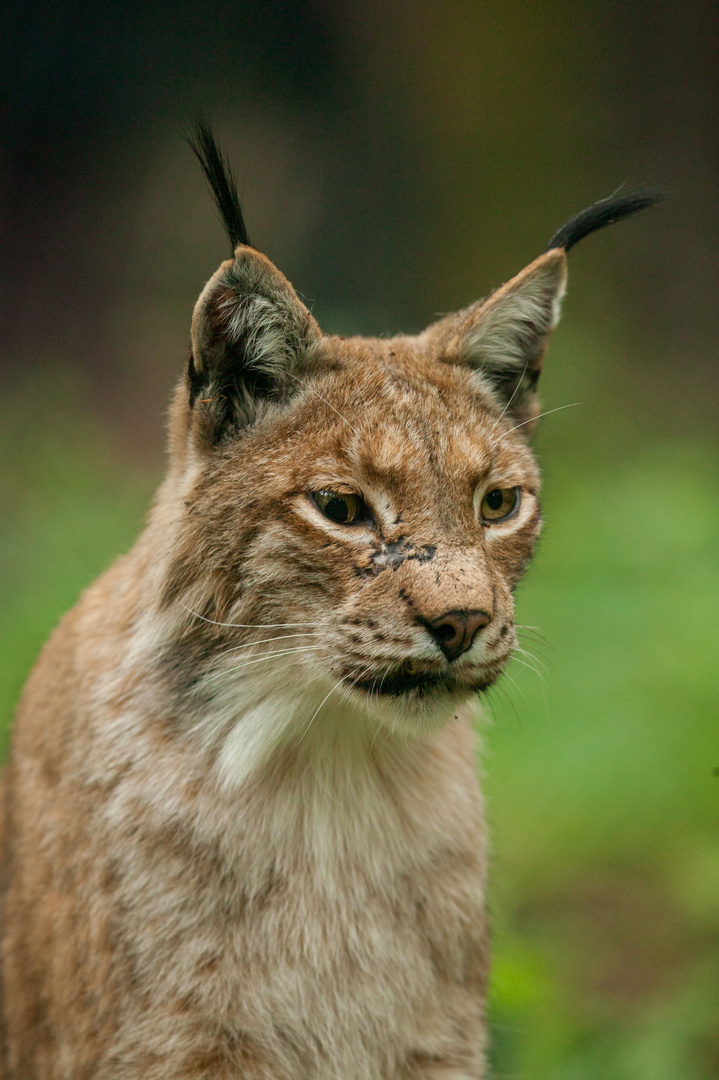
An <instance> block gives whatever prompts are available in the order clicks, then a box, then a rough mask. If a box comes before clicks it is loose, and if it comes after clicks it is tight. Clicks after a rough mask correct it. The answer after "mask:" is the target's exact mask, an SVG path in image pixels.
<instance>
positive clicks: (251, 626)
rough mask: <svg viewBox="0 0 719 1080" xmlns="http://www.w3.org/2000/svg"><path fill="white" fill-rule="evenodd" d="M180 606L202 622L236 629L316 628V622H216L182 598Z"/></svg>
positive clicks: (179, 602)
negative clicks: (195, 609)
mask: <svg viewBox="0 0 719 1080" xmlns="http://www.w3.org/2000/svg"><path fill="white" fill-rule="evenodd" d="M177 602H178V604H179V605H180V607H181V608H184V609H185V611H187V612H188V614H190V615H194V616H195V618H196V619H202V621H203V622H206V623H211V624H212V625H213V626H231V627H233V628H234V629H236V630H288V629H290V627H295V626H309V627H311V628H314V629H316V628H317V625H318V624H317V623H302V622H286V623H239V622H217V620H216V619H208V618H206V616H205V615H200V613H199V611H193V610H192V608H189V607H188V606H187V604H183V602H182V600H178V601H177Z"/></svg>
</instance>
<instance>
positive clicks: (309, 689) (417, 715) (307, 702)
mask: <svg viewBox="0 0 719 1080" xmlns="http://www.w3.org/2000/svg"><path fill="white" fill-rule="evenodd" d="M273 676H274V677H268V674H267V672H265V674H264V676H263V677H262V678H259V677H258V675H255V674H254V673H253V675H252V676H250V677H244V678H243V677H241V676H239V675H238V676H237V677H233V676H232V674H231V673H230V672H228V673H227V678H226V679H221V680H219V681H220V682H221V683H222V686H221V689H219V688H218V684H217V682H216V683H215V684H214V691H215V692H214V693H213V695H212V704H211V706H208V707H207V710H206V711H204V712H203V714H202V715H200V716H198V717H196V720H195V723H194V724H193V727H194V730H195V731H196V732H197V733H198V734H199V736H200V738H201V740H202V742H203V743H205V745H211V746H212V745H214V746H215V747H216V749H217V758H216V770H217V776H218V779H219V781H220V783H221V784H222V786H223V787H224V788H226V789H231V790H235V791H236V790H238V789H240V788H242V787H243V786H244V785H245V784H246V783H247V782H248V780H249V779H250V778H251V777H252V776H253V775H254V774H256V772H257V771H258V770H259V769H261V768H262V767H263V766H265V765H267V763H268V762H269V761H270V759H271V758H272V756H273V754H274V753H275V752H276V751H277V750H279V749H280V748H287V749H290V750H291V749H292V747H293V746H296V748H297V750H298V752H300V753H302V754H303V755H305V756H308V757H315V756H317V757H323V756H325V755H326V754H327V753H328V752H333V750H335V751H336V750H340V751H342V750H345V751H348V752H350V753H351V754H353V755H357V756H358V757H360V758H361V757H363V756H364V755H366V754H367V752H368V751H369V749H370V748H371V747H372V745H373V743H374V742H375V741H376V739H377V736H378V735H379V734H380V733H381V732H384V734H385V735H387V736H389V737H390V738H391V739H392V740H396V741H398V742H403V743H404V742H409V741H413V740H416V739H419V738H423V737H426V736H428V735H430V734H432V733H433V732H435V731H439V730H440V728H442V727H443V726H444V725H445V724H446V723H448V721H449V720H451V719H452V717H453V716H455V714H456V712H457V708H458V706H459V704H460V703H461V702H460V701H459V699H458V696H457V695H454V694H442V693H439V694H430V695H428V696H427V697H425V698H419V697H416V696H414V695H413V694H411V693H410V694H407V695H398V696H397V697H376V696H375V697H373V696H370V695H365V694H364V693H362V692H361V691H359V690H351V689H348V687H347V686H346V684H345V683H344V682H338V681H337V680H334V681H332V680H331V678H330V677H327V676H320V677H316V678H308V676H310V672H309V671H308V670H307V668H306V667H304V665H302V666H301V665H300V664H297V665H296V667H294V668H293V670H291V671H288V670H287V668H285V669H284V670H283V671H282V672H277V673H273ZM218 690H219V692H218Z"/></svg>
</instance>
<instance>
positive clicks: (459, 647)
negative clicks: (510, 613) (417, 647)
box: [422, 611, 492, 660]
mask: <svg viewBox="0 0 719 1080" xmlns="http://www.w3.org/2000/svg"><path fill="white" fill-rule="evenodd" d="M491 621H492V616H491V615H490V614H489V612H488V611H447V612H445V613H444V615H440V616H439V618H438V619H428V620H425V619H423V620H422V623H423V625H424V626H425V627H426V628H427V630H429V632H430V634H431V635H432V637H433V638H434V640H435V641H436V642H437V644H438V645H439V647H440V649H441V650H442V652H443V653H444V655H445V656H446V657H447V659H448V660H456V659H457V657H458V656H461V655H462V653H463V652H466V651H467V649H468V648H469V647H470V645H471V644H472V642H473V640H474V636H475V634H476V633H477V631H478V630H484V628H485V626H489V624H490V622H491Z"/></svg>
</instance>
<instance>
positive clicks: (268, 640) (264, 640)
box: [217, 630, 314, 657]
mask: <svg viewBox="0 0 719 1080" xmlns="http://www.w3.org/2000/svg"><path fill="white" fill-rule="evenodd" d="M312 634H314V630H300V631H298V633H296V634H280V635H278V636H277V637H269V638H260V640H259V641H246V642H245V644H244V645H233V646H232V648H231V649H223V650H222V652H220V653H217V656H218V657H219V656H227V655H228V653H232V652H238V651H239V650H240V649H251V648H252V646H253V645H269V644H270V643H271V642H273V641H290V640H291V639H292V638H297V637H309V636H311V635H312Z"/></svg>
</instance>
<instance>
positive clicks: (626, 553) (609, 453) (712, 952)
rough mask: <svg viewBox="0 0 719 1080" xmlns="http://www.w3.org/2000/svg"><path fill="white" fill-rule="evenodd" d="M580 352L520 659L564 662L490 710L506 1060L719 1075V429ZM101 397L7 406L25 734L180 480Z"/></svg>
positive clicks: (14, 687) (61, 395)
mask: <svg viewBox="0 0 719 1080" xmlns="http://www.w3.org/2000/svg"><path fill="white" fill-rule="evenodd" d="M575 344H576V343H575ZM585 344H586V343H585ZM568 355H569V354H568V349H567V348H566V347H565V350H564V351H563V350H562V349H560V350H559V351H556V350H555V352H554V353H553V358H554V363H555V367H554V369H553V370H554V374H553V375H552V376H551V381H550V385H549V387H548V407H549V408H551V407H552V406H554V405H555V404H557V405H559V404H562V400H561V399H560V400H559V401H557V400H552V399H553V397H554V396H555V393H554V387H559V386H561V387H562V392H563V395H564V400H565V401H567V400H570V401H573V400H578V399H581V400H585V401H589V404H588V405H587V406H583V407H582V408H577V409H569V410H567V411H566V412H563V413H558V414H556V416H554V417H547V419H546V421H545V422H544V427H543V431H542V434H541V437H540V444H541V457H542V461H543V465H544V471H545V477H546V482H545V495H544V507H545V515H546V519H547V527H546V530H545V533H544V535H543V538H542V542H541V546H540V550H539V552H538V555H537V558H536V560H535V564H534V566H533V567H532V568H531V570H530V572H529V574H528V576H527V580H526V582H525V583H524V584H523V585H522V587H521V589H520V592H519V597H518V619H519V622H521V623H523V624H526V625H528V626H538V627H540V628H541V635H542V636H541V637H538V636H537V634H536V633H535V632H534V631H527V632H526V633H525V634H523V644H524V647H525V648H527V649H528V650H529V651H530V652H531V653H533V654H534V657H536V659H534V658H531V659H530V658H528V657H526V656H520V657H519V659H520V660H525V661H527V662H528V663H530V664H532V665H533V666H538V667H540V669H542V673H541V674H539V675H538V674H536V673H535V672H534V671H531V670H528V669H527V668H526V667H524V666H522V665H521V664H520V663H516V662H515V663H513V664H512V667H511V669H510V672H509V675H510V676H511V679H506V680H504V682H503V689H501V690H497V691H495V692H493V693H492V695H491V697H490V702H489V705H488V709H487V710H486V711H487V713H488V716H487V718H486V719H485V720H484V721H483V722H482V723H481V725H480V726H481V730H482V732H483V741H484V744H485V752H484V759H483V770H484V774H485V775H484V787H485V791H486V794H487V801H488V808H489V814H490V819H491V828H492V837H493V841H492V845H493V858H492V871H491V892H490V903H491V908H492V915H493V924H494V937H495V946H494V956H495V959H494V971H493V977H492V990H491V1015H492V1022H493V1029H494V1036H493V1067H494V1072H495V1075H497V1076H503V1077H521V1078H524V1080H707V1078H708V1077H710V1076H714V1075H719V1038H718V1036H717V1032H719V974H718V968H719V965H718V964H717V962H716V961H717V956H718V955H719V903H717V898H718V897H719V845H718V844H717V838H716V830H717V817H718V811H719V776H718V775H715V770H716V769H717V767H719V722H718V720H719V695H718V692H717V678H716V675H717V666H718V665H717V640H718V637H719V635H718V634H717V628H716V627H717V616H718V613H719V559H718V558H717V554H718V553H719V469H718V468H717V465H716V462H717V458H718V455H717V445H716V443H715V442H713V441H712V440H711V439H710V438H709V437H708V436H702V434H701V433H694V434H691V435H685V437H683V438H679V437H677V436H676V435H669V434H665V433H664V432H663V431H662V430H661V426H660V425H658V424H656V425H654V426H650V425H649V424H648V423H647V422H643V421H641V420H639V419H637V417H638V416H639V415H640V414H641V407H640V403H639V404H638V405H637V407H636V409H635V410H634V411H631V409H629V411H628V408H629V407H628V406H627V405H626V403H625V405H624V406H622V408H619V409H616V408H615V407H614V405H613V404H612V406H611V407H609V406H606V405H605V406H602V404H601V402H602V401H605V402H607V401H611V400H612V390H611V371H610V370H609V369H607V367H606V365H605V366H604V367H603V368H601V369H600V368H599V367H598V365H594V364H593V363H592V362H591V356H590V358H589V360H588V361H587V362H586V363H585V365H584V367H583V368H582V369H579V370H575V369H571V368H570V367H569V361H568ZM598 370H601V372H602V375H601V378H600V377H599V376H595V375H592V376H591V377H590V375H588V374H587V372H593V371H598ZM602 380H604V381H602ZM48 400H50V401H54V402H55V404H54V405H52V406H51V407H48V406H47V405H46V404H45V403H47V402H48ZM37 401H42V402H43V407H42V409H38V407H37V406H36V402H37ZM81 401H82V394H81V392H80V389H79V388H78V387H77V386H74V385H72V384H71V383H68V382H67V381H66V380H58V379H57V377H55V376H52V377H47V378H46V379H45V382H44V383H43V384H42V386H39V385H35V384H33V385H30V384H28V385H27V386H25V387H23V388H21V389H20V390H18V392H17V394H16V395H14V397H13V398H12V399H11V400H8V399H6V400H5V402H4V403H3V405H2V411H1V414H0V456H1V457H2V460H3V467H2V470H1V472H0V530H1V532H0V718H1V719H2V724H3V731H7V728H8V724H9V721H10V717H11V713H12V710H13V708H14V704H15V702H16V700H17V696H18V694H19V691H20V688H21V685H22V682H23V681H24V678H25V677H26V674H27V672H28V670H29V668H30V666H31V664H32V662H33V659H34V657H35V655H36V654H37V651H38V650H39V648H40V647H41V645H42V643H43V641H44V639H45V638H46V636H47V634H48V633H49V631H50V630H51V628H52V627H53V625H54V624H55V623H56V621H57V619H58V618H59V616H60V615H61V613H62V612H63V611H64V610H66V609H67V608H68V607H70V606H71V605H72V604H73V603H74V601H75V599H76V598H77V596H78V595H79V593H80V591H81V590H82V588H83V587H84V586H85V585H86V584H88V583H89V582H90V581H91V580H92V579H93V578H94V577H95V576H96V574H97V573H98V572H100V571H101V570H102V569H104V568H105V567H106V566H107V565H109V563H110V562H111V561H112V558H113V557H114V556H115V555H116V554H117V553H119V552H121V551H123V550H126V549H127V548H128V546H129V545H130V544H131V543H132V540H133V538H134V536H135V535H136V533H137V531H138V529H139V527H140V525H141V521H142V517H143V514H144V511H145V508H146V506H147V503H148V501H149V497H150V493H151V491H152V488H153V486H154V483H155V481H156V479H157V477H155V476H152V475H149V474H147V473H145V472H143V471H141V470H134V471H133V470H132V469H128V468H126V467H125V468H120V467H119V466H118V465H117V464H116V463H114V462H113V460H112V455H111V452H110V444H109V440H108V438H107V436H106V435H105V433H103V432H102V431H101V430H99V429H98V428H97V426H96V425H95V424H93V422H92V421H91V420H90V419H89V418H88V417H87V415H86V414H85V413H83V412H82V411H79V412H78V411H77V410H76V403H77V402H81ZM592 403H594V404H592ZM597 403H598V404H597Z"/></svg>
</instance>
